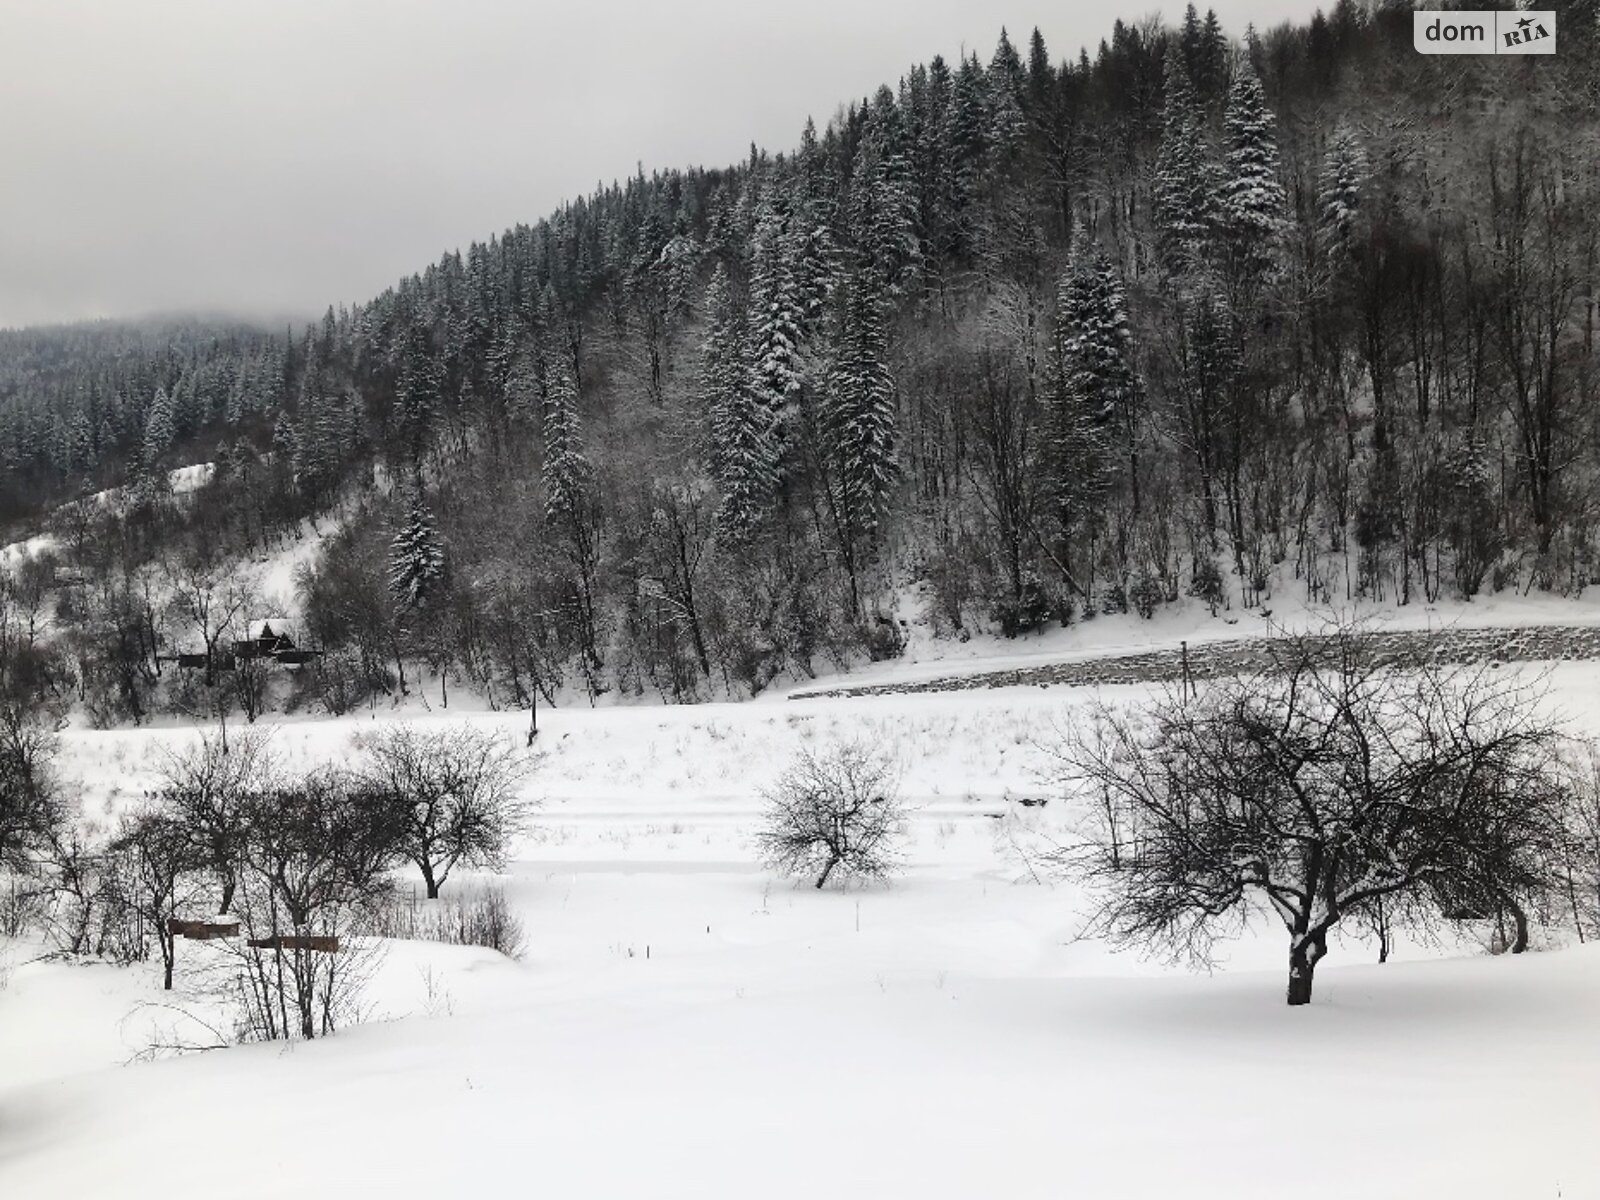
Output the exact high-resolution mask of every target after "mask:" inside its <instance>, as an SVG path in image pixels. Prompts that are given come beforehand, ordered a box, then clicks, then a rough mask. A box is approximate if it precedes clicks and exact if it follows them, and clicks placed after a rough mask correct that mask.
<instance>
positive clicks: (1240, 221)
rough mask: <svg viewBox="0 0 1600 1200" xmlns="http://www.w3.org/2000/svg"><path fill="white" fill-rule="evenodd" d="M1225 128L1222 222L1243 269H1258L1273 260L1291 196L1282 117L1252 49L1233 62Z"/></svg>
mask: <svg viewBox="0 0 1600 1200" xmlns="http://www.w3.org/2000/svg"><path fill="white" fill-rule="evenodd" d="M1223 127H1224V131H1225V133H1226V136H1227V158H1226V168H1225V171H1224V178H1223V182H1222V192H1221V196H1220V207H1221V213H1222V221H1223V224H1224V226H1225V228H1226V230H1227V233H1228V237H1229V239H1230V241H1231V243H1232V244H1233V247H1234V250H1235V253H1236V254H1237V255H1238V256H1239V257H1240V258H1241V259H1242V260H1243V261H1242V264H1241V266H1242V269H1243V270H1245V271H1248V272H1252V273H1256V274H1259V273H1261V272H1262V271H1264V270H1266V269H1267V268H1268V267H1269V266H1270V264H1271V263H1272V261H1273V257H1274V253H1275V251H1276V249H1277V247H1278V243H1279V241H1280V239H1281V238H1282V235H1283V231H1284V228H1285V226H1286V225H1287V223H1288V201H1287V199H1286V198H1285V195H1284V190H1283V182H1282V180H1281V179H1280V178H1279V163H1278V136H1277V118H1276V117H1275V116H1274V115H1273V112H1272V110H1271V109H1270V108H1269V107H1268V106H1267V97H1266V93H1265V92H1264V91H1263V90H1262V87H1261V79H1260V77H1259V76H1257V74H1256V69H1255V67H1254V65H1253V64H1252V63H1251V62H1250V56H1249V55H1247V54H1240V55H1239V57H1238V62H1237V63H1236V65H1235V67H1234V73H1233V83H1232V84H1231V85H1230V87H1229V88H1228V107H1227V111H1226V112H1225V113H1224V115H1223Z"/></svg>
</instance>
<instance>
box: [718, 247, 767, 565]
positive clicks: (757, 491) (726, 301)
mask: <svg viewBox="0 0 1600 1200" xmlns="http://www.w3.org/2000/svg"><path fill="white" fill-rule="evenodd" d="M705 307H706V332H705V337H704V339H703V340H702V341H701V343H700V390H701V397H702V400H703V402H704V404H705V411H706V426H707V432H708V435H709V441H710V446H709V458H710V463H711V474H712V477H713V478H714V479H715V480H716V483H717V488H718V490H719V491H720V492H721V496H722V498H721V503H720V505H719V507H718V509H717V527H718V528H719V530H721V532H722V533H723V535H724V536H725V537H727V538H728V539H730V540H732V541H734V542H739V541H742V540H744V539H745V538H748V537H749V536H750V535H751V534H752V533H753V532H754V531H755V530H756V528H757V527H759V526H760V524H761V522H762V520H763V519H764V518H765V516H766V514H767V512H768V510H769V509H770V507H771V504H772V498H773V495H774V493H775V492H776V491H777V483H778V474H777V468H778V458H777V443H776V436H775V434H776V430H775V426H774V422H773V418H772V410H771V409H770V408H769V407H768V406H767V405H766V404H764V403H762V402H761V401H760V400H758V399H757V398H756V395H755V393H754V392H753V391H752V389H751V387H750V382H749V381H750V370H749V366H748V363H747V361H746V357H745V350H744V325H743V322H742V321H741V320H740V313H739V306H738V304H737V302H736V301H735V299H734V296H733V291H732V287H731V285H730V284H729V282H728V273H727V271H726V270H725V269H724V268H723V267H722V266H720V265H719V266H718V267H717V269H716V273H715V274H713V275H712V277H711V283H710V285H709V286H708V287H707V289H706V299H705Z"/></svg>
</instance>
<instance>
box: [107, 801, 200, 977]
mask: <svg viewBox="0 0 1600 1200" xmlns="http://www.w3.org/2000/svg"><path fill="white" fill-rule="evenodd" d="M111 854H112V856H113V858H114V860H115V862H116V864H117V867H118V868H119V879H120V880H121V884H122V888H121V890H122V892H123V895H124V899H125V902H126V904H127V905H128V907H129V908H131V909H132V911H133V912H134V913H135V914H136V915H137V917H138V918H139V924H140V925H141V926H142V928H143V933H144V937H145V939H146V941H147V942H148V940H149V939H150V938H151V937H152V936H153V937H154V940H155V943H156V946H157V948H158V949H159V951H160V953H161V978H162V987H164V988H165V989H166V990H167V991H171V990H172V972H173V967H174V966H175V965H176V959H177V955H176V937H175V935H174V933H173V931H172V921H173V919H174V918H176V917H177V916H178V914H179V913H180V912H182V911H183V909H184V908H185V907H186V904H187V902H188V901H189V900H191V899H192V897H193V894H194V892H195V891H196V890H197V887H196V880H197V878H198V876H199V875H200V874H201V871H202V869H203V868H204V866H205V861H204V859H203V858H202V857H201V855H200V852H199V847H197V846H196V844H195V842H194V840H193V839H192V838H191V837H190V836H189V831H188V830H187V829H185V828H184V827H183V824H182V823H181V822H180V820H179V819H178V818H177V817H176V816H175V815H174V814H172V813H170V812H167V811H164V810H162V809H159V808H150V809H146V810H145V811H143V812H140V813H138V814H136V815H135V816H133V817H132V818H131V819H129V820H128V821H127V822H125V823H124V825H123V827H122V830H121V832H120V833H119V834H118V836H117V837H116V839H115V840H114V841H113V842H112V844H111Z"/></svg>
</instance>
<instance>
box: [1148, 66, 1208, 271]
mask: <svg viewBox="0 0 1600 1200" xmlns="http://www.w3.org/2000/svg"><path fill="white" fill-rule="evenodd" d="M1164 89H1165V92H1164V96H1165V99H1164V102H1163V105H1162V110H1161V144H1160V146H1159V147H1158V149H1157V151H1156V162H1155V178H1154V180H1153V181H1152V190H1153V192H1154V195H1155V215H1156V229H1157V237H1158V244H1159V247H1160V251H1161V259H1162V262H1163V263H1164V264H1165V266H1166V268H1167V269H1168V270H1169V271H1173V272H1181V271H1185V270H1187V269H1189V268H1191V267H1193V266H1194V265H1195V264H1196V263H1197V262H1198V261H1199V260H1200V259H1201V257H1202V256H1203V255H1204V253H1205V250H1206V246H1207V243H1208V240H1209V239H1210V237H1211V234H1212V231H1213V229H1214V227H1215V224H1216V212H1217V196H1216V188H1217V183H1218V181H1217V166H1216V163H1215V161H1214V160H1213V159H1212V157H1211V153H1210V150H1209V147H1208V146H1207V144H1206V138H1205V124H1204V121H1203V120H1202V117H1201V112H1200V107H1199V104H1198V103H1197V101H1196V100H1195V94H1194V86H1193V84H1192V83H1191V82H1190V80H1189V71H1188V68H1187V67H1185V66H1184V62H1183V56H1182V54H1181V53H1180V52H1179V50H1178V47H1177V45H1176V43H1174V44H1172V45H1170V46H1169V47H1168V49H1167V61H1166V73H1165V83H1164Z"/></svg>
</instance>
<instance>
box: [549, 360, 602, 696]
mask: <svg viewBox="0 0 1600 1200" xmlns="http://www.w3.org/2000/svg"><path fill="white" fill-rule="evenodd" d="M593 476H594V468H593V466H592V465H591V464H590V462H589V458H588V455H586V454H585V453H584V449H583V429H582V426H581V424H580V422H579V419H578V389H577V387H576V385H575V384H574V383H573V380H572V377H571V376H570V375H568V374H567V372H566V370H565V369H557V370H555V371H553V372H552V374H551V375H550V378H549V383H548V389H547V394H546V396H545V402H544V495H545V502H544V515H545V520H546V522H548V523H549V525H550V527H551V529H552V530H553V531H554V532H555V534H556V536H557V539H558V544H559V545H560V546H561V548H562V550H563V552H564V554H565V555H566V558H567V560H568V562H569V564H570V566H571V569H572V583H573V586H574V588H575V590H576V600H577V614H576V615H577V620H576V625H577V630H576V632H577V637H578V643H579V645H580V647H581V649H582V651H583V663H584V670H585V674H586V675H587V676H588V679H589V687H590V690H591V692H594V691H597V690H599V689H600V682H599V680H598V678H597V677H596V675H595V672H596V671H597V670H598V669H599V667H600V665H601V658H600V646H599V624H600V622H599V617H598V613H597V599H596V587H597V582H596V577H597V575H598V573H599V569H600V547H599V523H598V515H599V514H598V510H597V507H596V505H595V500H594V495H593V490H594V489H593Z"/></svg>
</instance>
